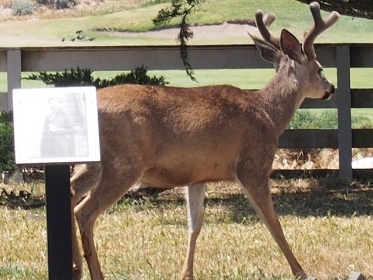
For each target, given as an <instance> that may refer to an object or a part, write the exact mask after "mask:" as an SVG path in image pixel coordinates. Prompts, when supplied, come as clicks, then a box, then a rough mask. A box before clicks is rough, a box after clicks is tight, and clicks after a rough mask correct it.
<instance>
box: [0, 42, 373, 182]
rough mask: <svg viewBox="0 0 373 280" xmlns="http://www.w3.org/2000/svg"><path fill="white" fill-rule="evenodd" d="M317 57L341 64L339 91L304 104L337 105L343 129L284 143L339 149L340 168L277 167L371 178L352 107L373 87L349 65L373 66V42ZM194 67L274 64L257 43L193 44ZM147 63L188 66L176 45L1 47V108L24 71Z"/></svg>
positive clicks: (372, 94)
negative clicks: (353, 84)
mask: <svg viewBox="0 0 373 280" xmlns="http://www.w3.org/2000/svg"><path fill="white" fill-rule="evenodd" d="M315 48H316V53H317V56H318V60H319V61H320V62H321V64H323V65H324V66H325V67H331V68H336V69H337V85H336V86H337V94H336V95H335V97H334V98H333V99H331V100H329V101H319V100H309V99H307V100H306V101H305V102H304V103H303V104H302V108H337V109H338V129H336V130H333V129H322V130H316V129H307V130H286V131H285V132H284V134H283V135H282V136H281V138H280V142H279V147H280V148H292V149H305V148H335V149H339V170H307V171H299V170H298V171H292V170H278V171H275V172H274V174H275V175H276V174H277V173H278V172H280V173H281V174H284V175H285V176H292V175H294V174H297V175H303V176H309V175H312V176H326V175H330V176H339V177H341V178H352V177H355V178H362V177H365V178H369V177H370V176H371V175H373V170H370V169H368V170H357V169H354V170H352V167H351V159H352V148H368V147H373V140H372V139H373V130H370V129H351V108H371V107H373V90H372V89H358V90H357V89H351V88H350V80H351V79H350V68H353V67H358V68H367V67H373V45H372V44H348V45H347V44H323V45H316V46H315ZM189 55H190V62H191V65H192V66H193V68H194V69H196V70H197V69H249V68H272V65H271V64H269V63H266V62H264V61H263V60H262V58H261V57H260V56H259V54H258V52H257V51H256V49H255V47H254V46H253V45H209V46H191V47H190V53H189ZM141 65H145V66H146V67H147V68H148V70H181V69H184V67H183V64H182V62H181V60H180V53H179V48H178V47H177V46H131V47H123V46H120V47H74V48H72V47H55V48H53V47H48V48H21V49H0V72H7V84H8V93H4V94H0V110H10V109H12V98H11V92H12V90H13V89H14V88H19V87H21V72H25V71H27V72H35V71H63V70H65V69H71V68H76V67H80V68H90V69H91V70H93V71H125V70H133V69H135V68H136V67H139V66H141Z"/></svg>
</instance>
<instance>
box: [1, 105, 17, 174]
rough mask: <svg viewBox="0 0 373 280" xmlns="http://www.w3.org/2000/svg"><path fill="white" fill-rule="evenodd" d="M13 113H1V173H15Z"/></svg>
mask: <svg viewBox="0 0 373 280" xmlns="http://www.w3.org/2000/svg"><path fill="white" fill-rule="evenodd" d="M12 116H13V113H12V112H0V171H9V172H13V171H14V170H16V168H17V166H16V164H15V160H14V143H13V118H12Z"/></svg>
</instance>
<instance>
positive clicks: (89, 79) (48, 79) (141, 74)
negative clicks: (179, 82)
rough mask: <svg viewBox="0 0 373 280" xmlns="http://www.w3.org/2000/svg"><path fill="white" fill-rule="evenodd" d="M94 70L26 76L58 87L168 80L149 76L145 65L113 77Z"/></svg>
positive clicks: (100, 86) (160, 83)
mask: <svg viewBox="0 0 373 280" xmlns="http://www.w3.org/2000/svg"><path fill="white" fill-rule="evenodd" d="M92 73H93V71H92V70H91V69H89V68H84V69H81V68H79V67H78V68H77V69H76V70H75V69H70V70H65V71H63V72H56V73H55V74H53V73H47V72H45V71H44V72H39V74H32V75H30V76H28V77H25V78H24V79H26V80H34V81H42V82H44V83H45V84H46V85H54V86H56V87H66V86H95V87H96V88H104V87H108V86H113V85H119V84H141V85H165V84H167V83H168V82H166V80H165V78H164V77H163V76H160V77H156V76H152V77H151V76H148V75H147V70H146V68H145V67H144V66H141V67H137V68H136V69H135V70H133V71H131V72H130V73H122V74H119V75H117V76H115V77H114V78H112V79H101V78H94V77H93V76H92Z"/></svg>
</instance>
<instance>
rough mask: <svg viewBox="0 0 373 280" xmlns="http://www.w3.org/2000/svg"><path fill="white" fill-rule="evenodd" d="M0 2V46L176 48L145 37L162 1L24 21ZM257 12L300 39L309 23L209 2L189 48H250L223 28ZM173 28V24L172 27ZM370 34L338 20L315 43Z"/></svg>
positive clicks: (293, 11) (363, 24)
mask: <svg viewBox="0 0 373 280" xmlns="http://www.w3.org/2000/svg"><path fill="white" fill-rule="evenodd" d="M4 1H5V0H3V2H2V4H1V2H0V4H1V6H0V30H1V31H0V36H1V41H0V47H22V46H69V45H74V46H75V45H99V46H105V45H160V44H163V45H164V44H166V45H170V44H171V45H174V44H175V43H176V42H175V38H176V33H175V30H168V31H165V30H161V31H154V30H153V31H151V32H148V31H149V30H152V29H154V26H153V23H152V21H151V19H152V18H154V17H155V16H156V15H157V12H158V11H159V10H160V9H161V8H164V7H167V5H168V4H167V3H163V4H152V3H155V2H157V3H159V2H165V1H146V0H118V1H107V2H105V1H98V2H94V1H91V2H84V1H81V2H80V3H78V5H76V6H75V7H74V8H72V9H65V10H57V11H56V10H53V9H48V8H45V7H43V6H40V5H39V6H37V5H36V4H35V12H34V13H33V14H31V15H26V16H12V15H11V12H12V8H10V7H11V5H12V4H11V2H9V1H8V2H4ZM13 1H32V0H13ZM32 3H36V2H32ZM257 9H262V10H263V11H264V12H273V13H275V14H276V16H277V19H276V21H275V23H274V25H273V27H271V29H272V30H273V32H274V33H275V34H276V33H277V34H278V32H279V31H280V29H281V28H287V29H289V30H290V31H292V32H293V33H295V34H296V35H298V36H301V35H302V34H303V33H304V31H306V30H307V29H309V28H310V25H311V24H312V17H311V14H310V12H309V11H308V8H307V6H306V5H304V4H301V3H299V2H297V1H294V0H270V1H264V0H262V1H255V0H232V1H218V0H209V1H206V2H205V3H204V4H203V5H202V6H201V7H200V8H199V9H198V11H196V12H195V14H194V15H193V18H192V19H191V24H193V25H197V26H196V27H195V29H194V35H195V38H194V39H193V40H191V41H190V44H247V43H251V40H249V38H248V37H247V31H248V27H247V26H242V25H233V26H231V25H229V24H227V23H225V24H223V23H224V22H227V21H228V20H237V19H239V20H242V19H245V20H247V19H252V17H253V15H254V13H255V11H256V10H257ZM175 24H176V22H171V25H175ZM206 25H209V26H206ZM246 28H247V29H246ZM372 29H373V21H371V20H366V19H358V18H355V19H353V18H351V17H346V16H342V17H341V19H340V21H339V22H338V23H337V24H336V26H335V27H333V31H327V32H325V33H324V34H322V35H321V36H320V38H318V41H317V42H331V43H339V42H354V43H361V42H373V34H372V33H371V32H370V31H371V30H372ZM78 30H82V31H83V32H82V34H83V36H86V37H85V38H90V39H94V40H92V41H83V40H82V41H81V40H75V41H74V42H72V41H71V40H72V39H73V38H74V37H75V34H76V33H75V32H76V31H78ZM134 32H136V33H134ZM63 39H64V40H63Z"/></svg>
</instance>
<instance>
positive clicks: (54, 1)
mask: <svg viewBox="0 0 373 280" xmlns="http://www.w3.org/2000/svg"><path fill="white" fill-rule="evenodd" d="M36 2H38V3H39V4H42V5H46V6H52V7H53V8H54V9H56V10H60V9H70V8H73V7H74V6H75V5H76V2H75V0H36Z"/></svg>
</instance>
